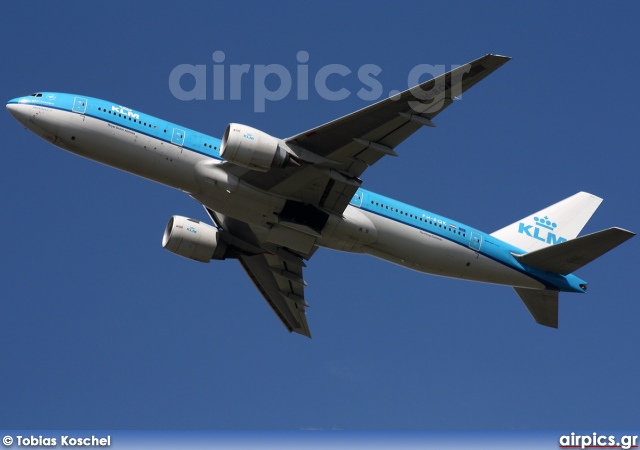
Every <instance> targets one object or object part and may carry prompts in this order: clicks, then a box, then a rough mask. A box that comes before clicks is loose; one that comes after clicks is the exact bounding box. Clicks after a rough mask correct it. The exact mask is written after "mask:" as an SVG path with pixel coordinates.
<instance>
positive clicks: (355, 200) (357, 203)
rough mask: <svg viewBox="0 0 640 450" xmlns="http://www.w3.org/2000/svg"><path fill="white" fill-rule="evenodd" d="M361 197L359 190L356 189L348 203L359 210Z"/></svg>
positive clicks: (362, 195)
mask: <svg viewBox="0 0 640 450" xmlns="http://www.w3.org/2000/svg"><path fill="white" fill-rule="evenodd" d="M362 197H364V194H363V193H362V191H361V190H360V189H358V190H357V191H356V193H355V194H353V197H352V198H351V201H350V202H349V203H350V204H352V205H353V206H357V207H358V208H360V207H361V206H362Z"/></svg>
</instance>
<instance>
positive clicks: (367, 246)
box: [7, 104, 545, 289]
mask: <svg viewBox="0 0 640 450" xmlns="http://www.w3.org/2000/svg"><path fill="white" fill-rule="evenodd" d="M7 107H8V108H9V109H10V111H11V113H12V114H13V115H14V116H15V117H16V118H17V119H18V120H19V121H20V122H21V123H22V124H23V125H24V126H25V127H27V128H28V129H29V130H31V131H33V132H34V133H36V134H38V135H39V136H41V137H43V138H44V139H46V140H48V141H49V142H51V143H53V144H55V145H57V146H59V147H61V148H63V149H65V150H68V151H70V152H73V153H75V154H77V155H80V156H84V157H86V158H89V159H92V160H95V161H98V162H101V163H104V164H107V165H109V166H112V167H116V168H118V169H121V170H124V171H127V172H130V173H133V174H136V175H139V176H141V177H144V178H148V179H150V180H153V181H157V182H159V183H162V184H165V185H168V186H171V187H174V188H176V189H180V190H182V191H184V192H186V193H187V194H189V195H191V196H192V197H194V198H195V199H196V200H198V201H200V202H202V203H203V204H204V205H206V206H207V207H208V208H210V209H212V210H214V211H217V212H218V213H220V214H222V215H224V216H227V217H231V218H234V219H237V220H241V221H244V222H247V223H249V224H251V225H252V226H254V227H255V228H256V229H260V228H264V229H265V230H266V229H267V228H268V227H269V224H270V223H271V222H273V220H274V215H277V214H278V213H279V212H280V211H281V210H282V208H283V207H284V204H285V202H286V199H285V198H281V197H278V196H276V195H273V194H270V193H268V192H264V191H260V190H258V189H255V188H252V187H250V186H248V185H244V184H243V183H240V185H236V184H227V183H225V181H224V180H221V179H220V177H221V176H224V174H222V175H221V172H224V171H220V170H216V168H215V166H216V165H218V164H221V163H222V161H220V160H218V159H215V158H212V157H211V156H208V155H204V154H201V153H198V152H195V151H191V150H189V149H187V148H185V147H184V146H182V145H179V144H175V143H173V142H171V141H170V140H169V141H167V140H163V139H159V138H156V137H153V136H150V135H147V134H144V133H140V132H137V131H136V130H134V129H131V128H127V127H126V126H121V125H116V124H114V123H111V122H109V121H106V120H101V119H99V118H95V117H91V116H89V115H85V114H78V113H75V112H71V111H67V110H61V109H55V108H49V107H47V106H44V105H35V104H14V105H8V106H7ZM211 139H214V138H211ZM362 192H363V195H364V203H367V202H369V201H370V202H371V204H373V205H375V196H376V194H373V193H368V192H367V191H362ZM365 206H366V205H364V204H360V205H357V204H351V205H349V206H347V209H346V210H345V212H344V214H343V217H342V218H340V217H337V216H334V215H331V216H330V217H329V220H328V222H327V224H326V226H325V228H324V229H323V231H322V233H321V237H319V238H318V239H317V241H316V245H319V246H322V247H327V248H332V249H336V250H341V251H348V252H358V253H366V254H370V255H373V256H376V257H378V258H381V259H384V260H386V261H390V262H393V263H395V264H399V265H402V266H404V267H407V268H410V269H413V270H417V271H420V272H425V273H430V274H435V275H441V276H447V277H455V278H462V279H467V280H474V281H482V282H488V283H496V284H505V285H509V286H519V287H526V288H535V289H543V288H544V287H545V286H544V284H543V283H541V282H540V281H538V280H536V279H534V278H533V277H531V276H529V275H527V274H526V273H525V272H524V271H522V270H516V269H514V268H513V267H511V266H510V265H508V264H505V263H504V261H500V260H499V259H498V258H496V257H490V256H487V255H486V254H484V252H481V251H480V248H479V246H478V248H474V247H473V246H472V245H471V244H468V245H467V244H465V243H461V242H460V240H459V239H458V238H459V235H456V239H458V240H456V239H448V238H446V237H443V235H442V233H440V234H438V233H435V232H430V231H428V230H426V229H424V228H420V227H414V226H410V225H409V224H407V223H404V222H403V221H400V220H395V219H394V218H393V217H387V216H385V215H382V214H379V213H376V211H375V208H366V207H365ZM404 219H405V218H404V217H403V220H404ZM405 222H406V221H405ZM483 238H484V240H485V242H484V244H483V245H498V246H499V245H500V241H497V240H496V242H493V243H491V242H487V240H488V239H490V236H488V235H483ZM481 243H482V241H481ZM507 257H508V256H507Z"/></svg>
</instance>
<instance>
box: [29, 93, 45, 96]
mask: <svg viewBox="0 0 640 450" xmlns="http://www.w3.org/2000/svg"><path fill="white" fill-rule="evenodd" d="M29 97H42V94H41V93H37V94H30V95H29Z"/></svg>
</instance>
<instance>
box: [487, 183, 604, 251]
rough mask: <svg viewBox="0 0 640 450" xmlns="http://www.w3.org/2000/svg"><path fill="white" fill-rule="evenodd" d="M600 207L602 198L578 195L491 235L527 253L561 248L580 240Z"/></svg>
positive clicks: (580, 193) (583, 194) (582, 193)
mask: <svg viewBox="0 0 640 450" xmlns="http://www.w3.org/2000/svg"><path fill="white" fill-rule="evenodd" d="M600 203H602V199H601V198H600V197H596V196H595V195H592V194H588V193H586V192H578V193H577V194H575V195H573V196H571V197H569V198H566V199H564V200H562V201H560V202H558V203H556V204H554V205H551V206H549V207H548V208H545V209H543V210H541V211H538V212H537V213H535V214H531V215H530V216H528V217H525V218H524V219H522V220H519V221H517V222H515V223H512V224H511V225H509V226H506V227H504V228H502V229H500V230H498V231H496V232H494V233H492V234H491V236H493V237H495V238H497V239H500V240H501V241H505V242H508V243H509V244H511V245H514V246H516V247H518V248H521V249H522V250H524V251H525V252H531V251H534V250H538V249H541V248H544V247H547V246H549V245H553V244H559V243H560V242H565V241H568V240H570V239H574V238H575V237H577V236H578V234H579V233H580V231H582V228H584V226H585V225H586V224H587V222H588V221H589V219H590V218H591V216H592V215H593V213H594V212H595V211H596V209H598V206H600Z"/></svg>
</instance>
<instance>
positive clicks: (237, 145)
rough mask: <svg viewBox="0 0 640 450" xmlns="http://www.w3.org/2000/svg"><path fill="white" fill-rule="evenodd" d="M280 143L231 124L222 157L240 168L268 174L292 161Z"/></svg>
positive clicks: (224, 138) (226, 135)
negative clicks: (270, 170)
mask: <svg viewBox="0 0 640 450" xmlns="http://www.w3.org/2000/svg"><path fill="white" fill-rule="evenodd" d="M279 142H280V141H279V140H278V139H276V138H274V137H273V136H269V135H268V134H267V133H263V132H262V131H260V130H256V129H255V128H251V127H248V126H246V125H240V124H237V123H231V124H229V126H227V129H226V130H225V131H224V136H223V138H222V143H221V144H220V156H222V157H223V158H224V159H225V160H227V161H229V162H230V163H233V164H237V165H238V166H242V167H246V168H247V169H252V170H259V171H260V172H267V171H268V170H269V169H274V168H278V167H284V166H286V165H288V164H289V162H290V160H291V156H290V155H289V153H287V152H286V150H284V149H283V148H282V147H281V146H280V145H279Z"/></svg>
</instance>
